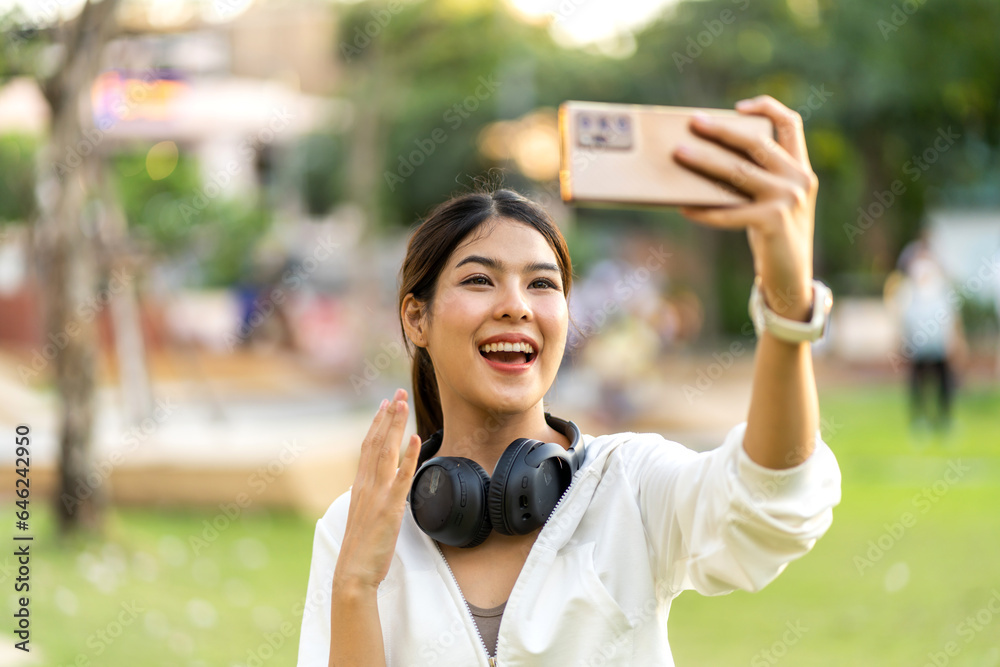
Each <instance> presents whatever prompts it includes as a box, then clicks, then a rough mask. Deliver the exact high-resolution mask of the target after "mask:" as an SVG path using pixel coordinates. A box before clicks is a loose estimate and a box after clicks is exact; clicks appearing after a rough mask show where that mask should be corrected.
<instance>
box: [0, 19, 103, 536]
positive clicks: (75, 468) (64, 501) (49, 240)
mask: <svg viewBox="0 0 1000 667" xmlns="http://www.w3.org/2000/svg"><path fill="white" fill-rule="evenodd" d="M118 2H119V0H103V2H90V1H88V2H86V4H84V6H83V8H82V10H81V11H80V13H79V14H78V15H77V16H76V17H75V18H73V19H71V20H62V19H60V20H58V21H57V22H55V23H54V24H53V25H52V26H51V27H47V28H46V34H45V35H44V37H41V38H39V35H38V34H37V32H36V31H35V30H34V29H33V28H31V27H30V25H29V24H28V23H27V22H26V21H25V20H24V18H23V16H18V15H14V16H7V17H5V24H6V25H5V28H7V32H6V37H7V42H6V43H5V47H6V50H5V58H4V60H3V67H2V72H3V74H4V75H10V74H13V73H29V74H32V75H34V76H35V77H36V78H37V79H38V80H39V83H40V84H41V87H42V91H43V92H44V94H45V98H46V100H47V101H48V103H49V106H50V107H51V110H52V114H51V126H50V133H49V141H48V145H47V146H46V148H45V151H44V153H43V155H42V156H40V158H41V159H40V162H39V169H38V175H37V178H38V185H37V191H38V192H39V193H40V196H39V198H38V216H37V220H36V224H35V226H34V242H35V245H36V257H37V259H38V264H39V267H40V268H41V272H40V273H41V276H42V277H43V278H44V280H43V291H44V295H45V308H46V325H47V326H46V329H47V331H49V332H51V333H50V335H54V336H55V337H56V338H55V339H54V340H56V339H57V340H58V341H59V344H60V348H61V349H60V351H59V353H58V354H57V355H56V356H55V359H54V364H55V381H56V387H57V391H58V394H59V398H60V404H59V410H60V415H59V423H60V427H59V480H58V485H57V494H56V497H55V499H54V505H55V513H56V516H57V518H58V525H59V527H60V529H61V530H62V531H64V532H66V531H69V530H73V529H76V528H81V527H86V528H88V529H91V530H96V529H98V528H99V527H100V524H101V519H102V514H103V505H104V503H105V502H106V493H105V492H104V487H103V485H100V486H98V487H97V488H96V489H94V488H92V487H91V486H90V485H88V483H87V475H88V474H89V473H91V470H92V468H91V465H92V464H91V447H92V425H93V418H94V406H93V400H94V382H95V377H94V375H95V355H96V353H97V350H98V346H97V336H96V325H95V321H94V318H92V317H91V318H87V317H81V316H80V313H84V312H86V311H87V310H88V304H89V303H90V302H92V300H93V298H94V295H95V293H96V292H97V291H98V290H97V287H98V281H97V272H98V270H97V264H98V257H97V248H96V247H95V245H94V243H93V239H92V238H88V235H87V233H86V232H85V230H86V228H87V225H88V222H87V219H86V218H85V216H83V215H82V212H83V210H84V204H85V203H86V201H87V198H88V192H89V191H91V190H92V189H93V188H94V185H95V183H96V182H97V181H98V176H97V172H98V170H99V169H100V165H99V163H98V160H97V159H96V154H95V153H96V152H95V151H94V150H90V151H86V152H84V151H79V152H77V151H74V148H75V147H77V146H79V145H81V143H83V142H85V137H84V134H83V127H82V126H81V122H80V119H81V113H80V111H81V106H82V105H83V106H84V108H87V107H86V106H85V105H87V104H88V103H89V99H90V86H91V82H92V81H93V79H94V77H95V75H96V74H97V72H98V69H99V66H100V57H101V54H102V51H103V47H104V44H105V43H106V42H107V40H108V38H109V36H110V34H111V31H112V29H113V28H114V12H115V9H116V8H117V6H118ZM50 13H51V12H50ZM46 46H47V47H48V48H45V47H46ZM43 49H44V50H43ZM43 54H44V55H45V56H47V57H41V56H42V55H43ZM91 148H93V147H91ZM71 153H73V154H76V155H78V156H79V162H78V163H76V164H75V166H72V167H70V166H67V161H66V160H65V156H67V155H69V154H71ZM81 490H86V491H88V492H82V491H81Z"/></svg>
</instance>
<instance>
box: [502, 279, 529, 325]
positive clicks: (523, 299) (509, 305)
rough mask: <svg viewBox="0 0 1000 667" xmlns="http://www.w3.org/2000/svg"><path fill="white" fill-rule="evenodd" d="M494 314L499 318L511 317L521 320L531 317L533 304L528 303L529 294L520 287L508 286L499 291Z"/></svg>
mask: <svg viewBox="0 0 1000 667" xmlns="http://www.w3.org/2000/svg"><path fill="white" fill-rule="evenodd" d="M498 296H499V300H498V301H497V305H496V309H495V311H494V316H495V317H496V318H497V319H501V318H504V317H510V318H511V319H514V320H521V319H525V318H530V317H531V305H530V304H529V303H528V298H527V294H525V293H524V291H523V290H521V289H520V288H518V287H508V288H505V289H503V290H501V291H500V292H498Z"/></svg>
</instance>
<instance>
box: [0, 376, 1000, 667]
mask: <svg viewBox="0 0 1000 667" xmlns="http://www.w3.org/2000/svg"><path fill="white" fill-rule="evenodd" d="M821 405H822V412H823V417H824V419H825V420H826V421H825V425H824V429H823V430H824V436H825V438H826V440H827V442H828V443H829V444H830V446H831V447H832V448H833V449H834V451H835V452H836V454H837V456H838V460H839V461H840V465H841V469H842V471H843V475H844V485H843V502H842V503H841V505H839V506H838V507H837V508H836V509H835V510H834V522H833V526H832V528H831V529H830V531H829V533H828V534H827V535H826V536H825V537H823V539H821V540H820V541H819V543H817V545H816V547H815V548H814V550H813V551H812V552H811V553H809V554H808V555H807V556H805V557H804V558H803V559H801V560H799V561H796V562H794V563H792V564H791V565H790V566H789V567H788V569H787V570H786V571H785V572H784V573H783V574H782V575H781V576H780V577H778V579H777V580H776V581H774V582H773V583H772V584H771V585H770V586H768V587H767V588H765V589H764V590H763V591H761V592H759V593H755V594H748V593H742V592H737V593H733V594H732V595H727V596H721V597H713V598H706V597H702V596H699V595H697V594H696V593H692V592H688V593H685V594H684V595H682V596H681V597H680V598H678V600H677V601H676V602H675V604H674V606H673V609H672V611H671V615H670V636H671V646H672V647H673V650H674V655H675V659H676V662H677V664H678V665H679V666H681V667H685V666H695V665H697V666H704V665H726V666H729V665H751V666H752V667H756V666H758V665H773V664H783V665H796V666H798V665H806V666H810V667H812V666H817V667H821V666H824V665H831V666H833V665H836V666H838V667H840V666H843V665H852V666H856V665H862V666H867V665H873V666H874V665H877V666H880V667H881V666H891V667H895V666H897V665H912V666H914V667H923V665H925V664H934V663H933V662H931V661H930V660H931V659H930V658H929V657H928V653H932V654H934V653H939V654H940V655H938V656H937V657H938V661H939V663H940V662H941V660H942V659H943V658H947V664H949V665H970V666H972V665H975V666H976V667H987V666H990V665H1000V614H995V615H993V614H992V613H991V616H992V617H991V619H990V622H989V623H988V624H986V625H984V626H980V627H981V628H982V629H981V630H979V631H970V630H966V631H964V632H963V630H964V628H966V627H968V628H971V626H963V627H961V628H960V627H959V624H960V623H962V622H963V621H964V619H965V618H966V617H967V616H968V615H970V614H971V615H973V616H975V614H976V613H977V612H979V611H981V610H983V609H985V608H986V604H987V603H988V602H989V599H990V596H991V595H992V594H993V591H1000V393H998V392H995V391H994V392H992V393H989V392H975V391H972V390H967V391H965V392H964V393H963V394H962V395H961V396H960V397H959V404H958V406H957V412H956V428H955V431H954V433H953V435H952V437H951V438H950V439H949V440H947V441H943V442H942V441H935V440H934V439H932V438H915V437H911V436H910V435H909V434H908V431H907V428H906V423H905V420H906V409H905V408H906V405H905V401H904V395H903V393H902V391H901V390H900V389H899V388H896V387H873V388H853V389H851V390H849V391H848V390H836V391H828V392H824V394H823V396H822V401H821ZM955 460H961V462H962V463H963V464H964V465H968V466H970V468H971V470H970V471H969V472H967V473H964V474H963V475H962V477H961V478H960V479H959V480H958V481H957V483H956V484H954V485H947V486H942V484H943V483H939V484H938V487H937V490H935V487H934V485H935V483H936V482H939V481H940V480H942V479H944V477H943V475H944V473H945V471H946V470H947V469H948V465H949V463H950V462H951V461H955ZM924 489H927V490H928V493H929V494H930V496H932V497H933V498H934V499H936V502H934V503H933V504H929V505H926V506H924V505H918V504H915V502H914V498H915V497H916V496H917V494H920V493H921V492H922V491H923V490H924ZM939 491H941V493H939ZM927 502H928V503H929V502H930V501H929V500H928V501H927ZM42 505H43V503H42V502H36V503H33V504H32V521H33V522H34V523H33V528H34V531H33V532H34V534H35V536H36V537H35V542H34V543H33V545H32V554H33V559H32V571H31V582H32V595H33V597H32V599H31V612H32V616H31V622H32V648H33V651H32V657H36V658H41V659H40V660H39V661H38V662H36V663H34V664H38V665H46V666H50V665H51V666H59V665H66V666H68V665H92V666H94V665H100V666H102V667H103V666H116V665H129V666H131V665H142V666H143V667H158V666H161V665H162V666H170V667H174V666H176V665H204V666H205V667H229V666H231V665H233V666H235V665H244V664H246V663H247V661H248V660H249V659H250V657H251V652H253V654H254V655H257V656H258V657H259V658H264V659H263V660H262V664H263V665H266V666H267V667H277V666H291V665H294V664H295V658H296V654H297V649H298V632H299V623H300V620H301V617H299V616H298V615H297V614H296V613H295V611H294V607H295V604H296V603H297V602H300V601H301V599H302V596H303V595H304V593H305V587H306V581H307V577H308V570H309V560H310V557H311V550H312V537H313V525H314V524H313V522H312V521H310V520H306V519H303V518H301V517H299V516H297V515H295V514H291V513H282V512H255V513H250V512H247V513H246V514H244V515H243V516H241V517H240V518H239V519H238V520H236V521H234V522H232V523H231V525H229V526H228V527H227V528H225V529H224V530H222V531H221V532H219V534H218V536H217V537H216V538H215V539H213V540H212V541H210V542H209V543H207V544H203V545H198V546H200V547H201V548H200V550H199V553H197V554H195V552H194V548H193V545H192V542H191V537H192V536H202V534H203V531H204V528H205V526H204V523H203V522H205V521H206V520H209V521H210V520H211V519H213V518H214V517H215V516H216V515H215V513H214V512H195V511H191V512H183V511H178V510H173V511H168V510H153V509H116V510H114V512H113V513H112V514H111V516H110V521H109V530H108V535H107V538H106V539H104V540H90V541H76V542H74V543H72V544H67V545H62V546H60V545H58V544H57V543H56V541H55V538H54V537H53V530H52V528H53V527H52V525H51V518H50V515H49V514H48V513H47V512H45V511H44V508H43V507H42ZM921 507H926V511H921ZM905 512H910V513H911V514H912V515H913V517H914V522H913V523H912V526H910V527H906V528H905V531H904V532H903V533H902V535H901V536H900V537H899V539H895V538H893V542H892V544H891V545H888V546H889V548H888V549H887V550H886V551H885V552H884V554H883V555H881V556H880V557H879V558H878V559H877V560H874V559H873V562H872V563H871V566H870V567H865V568H864V570H863V572H860V573H859V568H858V562H857V560H856V559H857V558H859V557H860V558H867V552H868V550H869V548H870V545H869V541H875V542H876V543H877V542H878V540H879V539H880V538H882V540H883V544H884V545H885V544H887V540H888V539H889V538H887V537H885V536H886V535H887V531H886V528H885V527H884V524H887V523H888V524H892V523H895V522H899V521H900V520H901V517H902V516H903V514H904V513H905ZM890 537H891V535H890ZM875 555H877V554H875ZM5 558H6V561H4V557H0V582H2V584H3V585H4V587H5V588H6V590H7V591H8V595H7V597H8V600H7V606H6V608H7V609H8V610H13V609H14V608H15V604H14V600H13V597H14V596H13V593H12V592H11V591H12V589H13V585H12V583H13V577H15V576H16V573H13V572H12V570H11V569H10V568H11V565H12V564H13V558H12V557H10V556H7V557H5ZM132 601H134V603H135V605H137V610H136V611H137V616H136V617H135V620H134V622H132V623H131V624H130V625H127V626H125V627H123V628H122V629H121V633H120V635H119V636H117V637H114V638H112V637H111V636H108V635H106V638H107V640H105V639H102V637H101V634H100V633H101V632H105V633H107V632H109V631H110V632H111V633H115V632H116V631H117V629H118V626H117V623H118V622H119V619H120V617H121V619H124V620H128V619H129V618H130V612H129V610H128V609H126V608H123V606H122V604H123V602H124V603H132ZM995 604H996V603H995ZM984 616H985V615H984ZM8 618H9V617H8ZM283 624H286V625H283ZM788 624H791V626H789V625H788ZM10 625H11V624H10V623H9V622H8V623H7V624H5V626H4V630H3V631H5V632H6V633H8V634H9V632H10V630H9V629H7V628H9V627H10ZM789 627H797V628H798V629H799V633H800V634H801V636H800V637H798V638H795V637H794V635H792V634H791V633H789V632H788V628H789ZM282 628H285V629H286V634H284V635H283V634H282ZM288 628H291V631H290V632H287V630H288ZM786 633H787V634H786ZM783 635H784V636H786V637H787V638H789V639H793V638H795V639H796V641H795V642H794V643H783ZM268 637H270V639H271V640H272V642H273V643H275V644H278V643H280V646H279V647H278V648H277V649H276V650H274V652H273V654H271V651H270V647H269V645H268V644H267V638H268ZM967 640H968V641H967ZM5 641H8V642H9V644H8V646H9V645H10V643H12V642H13V640H12V639H5ZM948 642H955V647H954V648H957V649H959V652H958V654H957V655H956V656H954V657H951V656H946V655H945V654H944V653H943V652H944V651H945V649H946V645H947V644H948ZM262 647H263V652H261V651H262ZM772 647H773V648H776V649H777V654H780V655H776V654H772V655H767V654H764V653H763V651H765V650H769V649H771V648H772ZM0 662H2V660H0ZM941 664H944V663H941Z"/></svg>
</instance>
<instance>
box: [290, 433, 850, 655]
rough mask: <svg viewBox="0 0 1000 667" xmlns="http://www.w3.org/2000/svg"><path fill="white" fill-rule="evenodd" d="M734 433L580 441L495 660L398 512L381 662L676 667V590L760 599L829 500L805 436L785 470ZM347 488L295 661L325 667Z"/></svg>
mask: <svg viewBox="0 0 1000 667" xmlns="http://www.w3.org/2000/svg"><path fill="white" fill-rule="evenodd" d="M745 430H746V423H745V422H744V423H741V424H739V425H737V426H736V427H734V428H733V429H732V430H731V431H730V432H729V434H728V435H727V436H726V438H725V441H724V443H723V444H722V446H720V447H719V448H717V449H714V450H712V451H709V452H704V453H697V452H694V451H692V450H690V449H688V448H686V447H684V446H683V445H680V444H678V443H676V442H672V441H669V440H666V439H665V438H663V437H662V436H660V435H659V434H656V433H616V434H612V435H604V436H597V437H594V436H591V435H586V434H584V435H582V436H581V438H582V440H583V442H584V443H585V444H586V445H587V453H586V458H585V459H584V462H583V465H582V466H581V468H580V470H578V471H577V472H576V474H575V476H574V478H573V483H572V485H571V486H570V488H569V490H568V492H567V493H566V495H565V496H564V497H563V499H562V501H561V502H560V504H559V505H557V506H556V509H555V510H554V511H553V513H552V515H551V516H550V517H549V520H548V522H547V523H546V524H545V526H543V528H542V530H541V531H540V532H539V535H538V537H537V539H536V540H535V543H534V545H533V546H532V548H531V551H530V552H529V553H528V557H527V560H526V561H525V563H524V567H523V568H522V570H521V573H520V575H519V576H518V578H517V582H516V583H515V585H514V589H513V591H511V594H510V598H509V599H508V601H507V605H506V607H505V609H504V613H503V619H502V621H501V624H500V631H499V636H498V639H497V652H496V658H495V660H491V659H490V657H489V654H488V653H487V650H486V647H485V645H484V643H483V641H482V639H481V638H480V636H479V632H478V630H477V629H476V625H475V622H474V620H473V618H472V615H471V612H470V611H469V608H468V607H467V606H466V604H465V600H464V598H463V597H462V593H461V591H460V589H459V587H458V584H457V583H456V581H455V578H454V575H452V573H451V570H450V568H449V567H448V564H447V561H446V560H445V559H444V557H443V556H442V555H441V551H440V549H438V547H437V545H436V544H435V543H434V541H433V540H432V539H431V538H430V537H428V536H427V535H425V534H424V533H423V532H422V531H421V530H420V529H419V528H418V527H417V525H416V523H414V521H413V517H412V515H411V513H410V512H409V509H407V511H406V513H405V514H404V518H403V523H402V526H401V528H400V532H399V540H398V542H397V544H396V552H395V555H394V556H393V560H392V564H391V565H390V567H389V573H388V576H387V577H386V579H385V581H383V582H382V584H381V585H380V586H379V590H378V610H379V617H380V620H381V625H382V637H383V642H384V645H385V653H386V655H385V658H386V665H388V666H389V667H411V666H424V665H426V666H428V667H431V666H433V667H438V666H439V665H447V666H449V667H451V666H465V665H479V666H482V667H487V666H488V665H493V664H495V665H504V666H507V665H559V666H560V667H562V666H564V665H574V666H575V665H587V666H590V665H594V666H597V665H605V666H606V665H623V666H624V665H629V666H631V665H673V664H674V663H673V659H672V658H671V655H670V648H669V646H668V644H667V613H668V612H669V610H670V603H671V601H672V600H673V598H674V597H676V596H677V595H678V594H680V593H681V591H683V590H685V589H694V590H696V591H698V592H699V593H702V594H703V595H720V594H723V593H729V592H731V591H733V590H735V589H737V588H739V589H743V590H748V591H756V590H759V589H761V588H762V587H763V586H764V585H766V584H767V583H769V582H770V581H772V580H773V579H774V578H775V577H776V576H778V574H779V573H781V571H782V570H783V569H784V568H785V566H786V565H787V564H788V563H789V562H790V561H792V560H794V559H796V558H799V557H800V556H802V555H803V554H805V553H806V552H807V551H809V549H811V548H812V546H813V544H815V542H816V540H817V539H818V538H819V537H820V536H822V535H823V534H824V533H825V532H826V530H827V529H828V528H829V526H830V523H831V521H832V517H833V512H832V508H833V507H834V506H835V505H836V504H837V503H839V502H840V469H839V467H838V465H837V461H836V459H835V458H834V455H833V452H832V451H830V448H829V447H828V446H827V445H826V444H825V443H824V442H823V441H822V439H821V438H820V435H819V432H817V433H816V448H815V451H814V452H813V454H812V456H811V457H810V458H809V459H808V460H807V461H805V462H803V463H801V464H800V465H798V466H796V467H794V468H790V469H787V470H771V469H769V468H765V467H763V466H760V465H758V464H756V463H754V462H753V461H752V460H750V457H749V456H748V455H747V454H746V451H745V450H744V449H743V446H742V445H743V434H744V431H745ZM349 504H350V492H347V493H345V494H343V495H342V496H340V497H339V498H337V500H335V501H334V502H333V504H332V505H331V506H330V509H329V510H327V512H326V514H325V515H324V516H323V518H321V519H320V520H319V521H317V523H316V536H315V541H314V544H313V556H312V565H311V568H310V572H309V586H308V590H307V597H306V600H305V608H304V613H303V618H302V634H301V637H300V639H299V659H298V667H326V666H327V664H328V661H329V655H330V593H331V588H332V578H333V570H334V566H335V565H336V562H337V554H338V553H339V549H340V543H341V540H342V538H343V535H344V527H345V524H346V521H347V510H348V506H349Z"/></svg>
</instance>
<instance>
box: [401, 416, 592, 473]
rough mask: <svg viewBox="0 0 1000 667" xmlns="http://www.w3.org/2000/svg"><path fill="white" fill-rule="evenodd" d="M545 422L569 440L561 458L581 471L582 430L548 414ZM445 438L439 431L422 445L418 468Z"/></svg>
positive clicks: (439, 447) (565, 420)
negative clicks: (579, 446) (580, 448)
mask: <svg viewBox="0 0 1000 667" xmlns="http://www.w3.org/2000/svg"><path fill="white" fill-rule="evenodd" d="M545 422H546V423H547V424H548V425H549V426H551V427H552V428H554V429H555V430H557V431H559V432H560V433H562V434H563V435H565V436H566V437H567V438H569V443H570V444H569V449H568V450H564V451H565V456H561V457H560V458H563V459H564V460H566V461H567V462H568V463H569V465H570V469H571V470H572V471H573V472H576V471H577V470H579V469H580V465H581V464H582V463H583V461H582V460H580V459H581V458H582V457H581V456H580V450H579V448H578V445H579V444H580V428H579V427H578V426H577V425H576V424H574V423H573V422H572V421H569V420H568V419H560V418H559V417H553V416H552V415H551V414H549V413H548V412H546V413H545ZM443 437H444V429H443V428H442V429H438V431H437V432H436V433H434V434H433V435H432V436H431V437H429V438H428V439H427V440H425V441H424V442H423V444H421V445H420V457H419V458H418V459H417V468H420V466H422V465H423V464H424V463H425V462H426V461H428V460H429V459H431V458H433V457H434V456H435V455H436V454H437V452H438V450H439V449H441V440H442V438H443ZM546 444H550V443H546ZM551 444H555V445H556V446H558V447H559V448H560V449H562V445H559V444H558V443H551ZM550 455H551V453H550Z"/></svg>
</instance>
